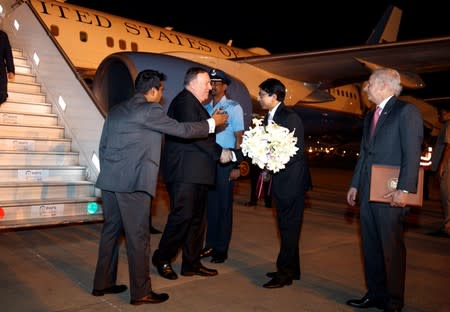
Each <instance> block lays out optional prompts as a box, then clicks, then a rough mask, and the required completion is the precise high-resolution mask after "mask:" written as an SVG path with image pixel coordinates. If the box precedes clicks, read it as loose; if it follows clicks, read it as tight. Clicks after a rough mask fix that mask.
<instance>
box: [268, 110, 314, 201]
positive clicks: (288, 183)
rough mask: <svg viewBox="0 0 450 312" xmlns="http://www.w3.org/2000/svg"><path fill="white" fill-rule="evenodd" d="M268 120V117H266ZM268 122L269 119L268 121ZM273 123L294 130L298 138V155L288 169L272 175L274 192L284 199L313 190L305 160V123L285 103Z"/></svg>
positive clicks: (290, 162)
mask: <svg viewBox="0 0 450 312" xmlns="http://www.w3.org/2000/svg"><path fill="white" fill-rule="evenodd" d="M266 118H267V116H266ZM266 120H267V119H266ZM273 121H274V122H275V123H277V124H278V125H280V126H283V127H285V128H288V129H289V131H290V132H291V131H293V130H294V136H295V137H296V138H297V143H296V146H297V147H298V151H297V153H296V154H295V155H294V156H292V157H291V159H289V161H288V163H287V164H286V167H285V168H284V169H283V170H280V171H278V172H277V173H274V174H273V175H272V181H273V184H272V190H273V193H274V194H278V196H279V197H282V198H294V197H295V196H296V194H298V193H299V192H303V193H304V192H306V191H307V190H308V189H310V188H311V186H312V182H311V174H310V171H309V167H308V165H307V163H306V160H305V154H304V150H305V138H304V128H303V122H302V119H301V118H300V116H299V115H298V114H297V113H296V112H295V111H293V110H292V109H290V108H288V107H286V105H285V104H284V103H281V104H280V106H278V108H277V110H276V111H275V114H274V116H273Z"/></svg>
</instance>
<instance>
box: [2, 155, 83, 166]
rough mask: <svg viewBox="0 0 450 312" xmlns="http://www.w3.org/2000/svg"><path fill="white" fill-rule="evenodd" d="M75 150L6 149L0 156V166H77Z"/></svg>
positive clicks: (77, 157) (77, 158) (77, 156)
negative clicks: (32, 150) (38, 150)
mask: <svg viewBox="0 0 450 312" xmlns="http://www.w3.org/2000/svg"><path fill="white" fill-rule="evenodd" d="M78 162H79V154H78V153H76V152H28V151H6V152H3V155H2V157H0V166H11V165H15V166H39V165H41V166H52V165H54V166H77V165H78Z"/></svg>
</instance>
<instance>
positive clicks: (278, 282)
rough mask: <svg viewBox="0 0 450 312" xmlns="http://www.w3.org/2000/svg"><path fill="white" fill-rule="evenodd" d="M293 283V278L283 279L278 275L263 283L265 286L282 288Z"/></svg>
mask: <svg viewBox="0 0 450 312" xmlns="http://www.w3.org/2000/svg"><path fill="white" fill-rule="evenodd" d="M291 284H292V279H282V278H278V277H274V278H272V279H271V280H270V281H268V282H267V283H265V284H264V285H263V287H264V288H281V287H284V286H287V285H291Z"/></svg>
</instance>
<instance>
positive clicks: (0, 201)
mask: <svg viewBox="0 0 450 312" xmlns="http://www.w3.org/2000/svg"><path fill="white" fill-rule="evenodd" d="M94 194H95V187H94V184H93V183H92V182H89V181H67V182H20V183H7V182H1V183H0V206H4V202H7V201H18V200H19V201H20V200H28V201H31V200H33V201H39V200H44V199H46V200H49V199H56V198H66V199H72V200H74V199H78V198H82V197H92V196H93V195H94Z"/></svg>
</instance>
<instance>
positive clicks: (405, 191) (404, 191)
mask: <svg viewBox="0 0 450 312" xmlns="http://www.w3.org/2000/svg"><path fill="white" fill-rule="evenodd" d="M399 191H402V192H403V193H409V192H408V191H407V190H399Z"/></svg>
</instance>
